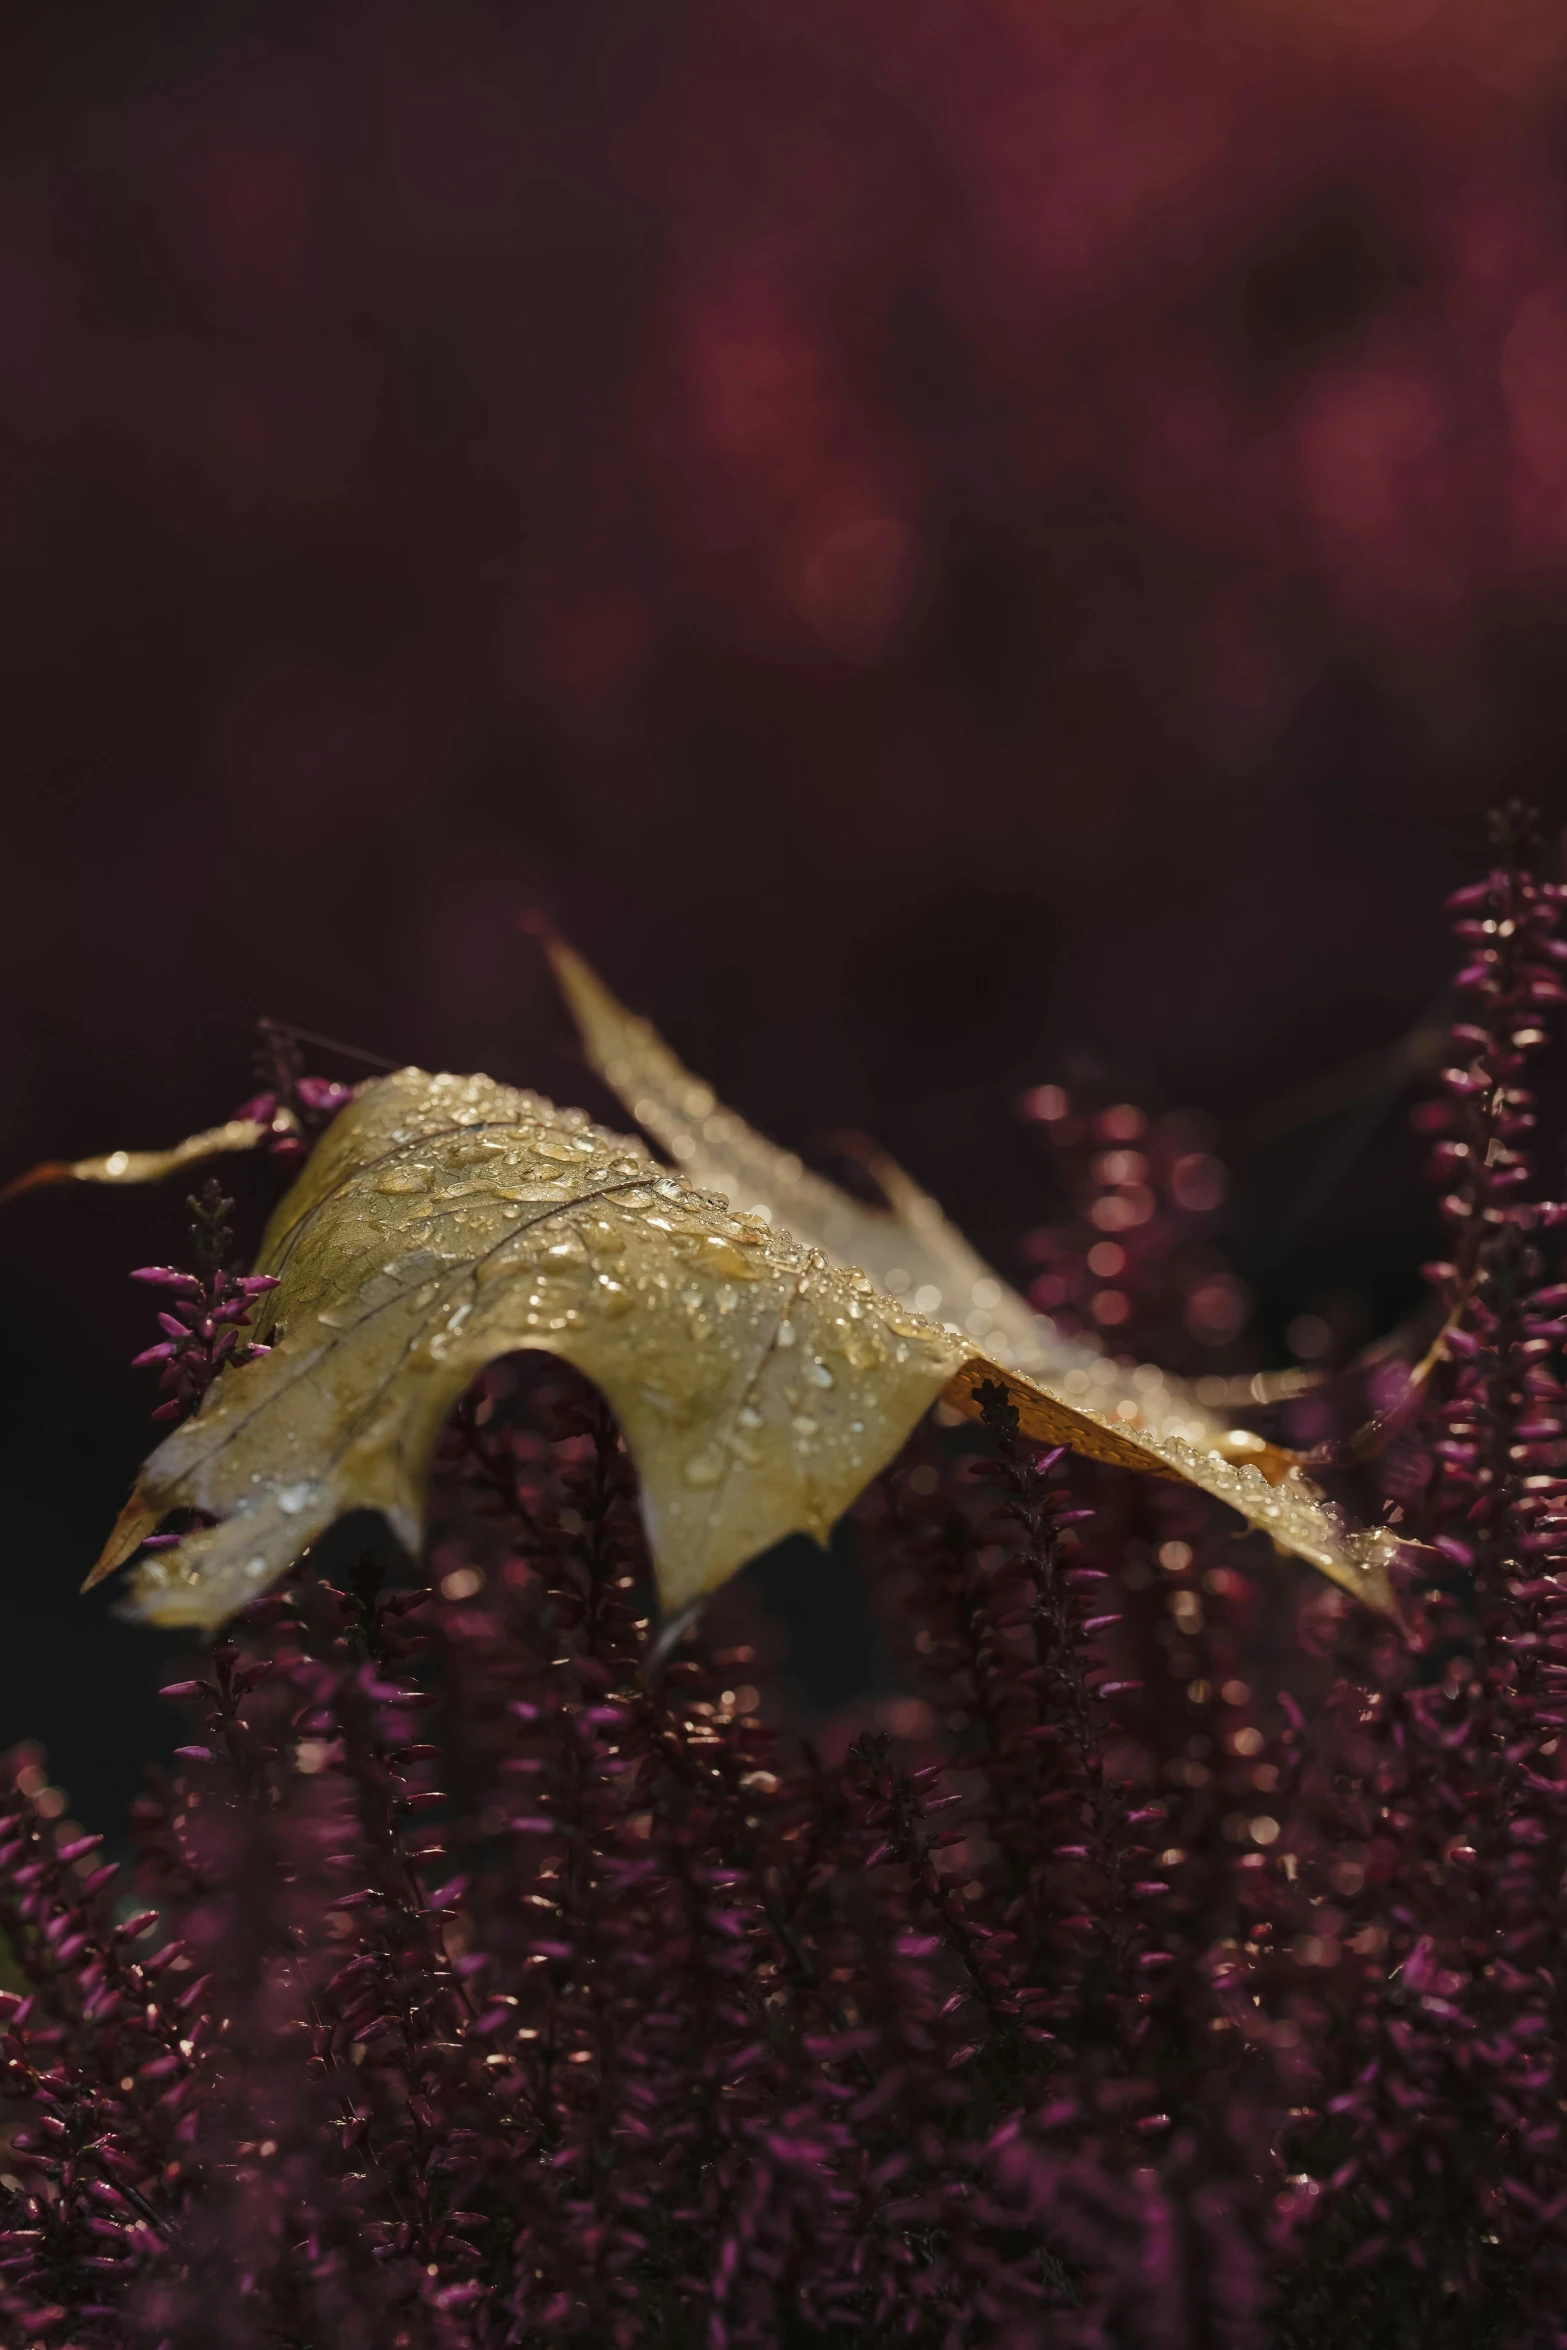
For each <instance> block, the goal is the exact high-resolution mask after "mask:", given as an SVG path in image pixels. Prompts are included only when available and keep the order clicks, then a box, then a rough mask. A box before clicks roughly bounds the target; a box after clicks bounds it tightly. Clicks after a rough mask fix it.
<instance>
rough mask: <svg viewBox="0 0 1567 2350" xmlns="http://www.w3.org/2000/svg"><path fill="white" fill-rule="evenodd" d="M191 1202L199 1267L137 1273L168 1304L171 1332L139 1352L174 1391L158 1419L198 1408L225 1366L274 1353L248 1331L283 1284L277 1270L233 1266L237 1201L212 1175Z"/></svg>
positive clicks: (140, 1360)
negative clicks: (259, 1304)
mask: <svg viewBox="0 0 1567 2350" xmlns="http://www.w3.org/2000/svg"><path fill="white" fill-rule="evenodd" d="M187 1205H188V1206H189V1208H190V1214H191V1255H192V1261H193V1263H194V1265H195V1268H196V1269H195V1271H193V1272H188V1273H187V1272H182V1271H180V1269H179V1268H178V1267H177V1266H174V1265H143V1266H141V1267H140V1269H139V1270H138V1271H137V1272H134V1273H133V1274H132V1275H131V1279H132V1280H133V1281H142V1282H145V1283H146V1284H147V1286H148V1287H149V1288H150V1289H161V1290H163V1291H164V1292H165V1293H166V1295H167V1298H168V1303H167V1305H165V1306H162V1307H160V1308H159V1310H158V1323H159V1327H160V1328H161V1329H162V1331H163V1336H162V1338H161V1339H159V1340H158V1341H157V1343H156V1344H155V1345H153V1346H149V1347H146V1348H144V1349H143V1351H142V1352H141V1353H140V1354H139V1355H137V1356H136V1358H135V1360H134V1362H133V1363H132V1365H131V1368H132V1369H133V1370H136V1371H140V1370H143V1369H147V1368H150V1367H151V1366H152V1365H154V1364H156V1365H157V1366H158V1368H159V1372H160V1376H159V1379H158V1385H159V1386H160V1387H162V1388H167V1389H168V1390H169V1399H168V1401H167V1403H161V1404H159V1405H157V1406H156V1408H155V1409H154V1411H153V1415H152V1416H153V1418H154V1419H155V1420H177V1419H183V1418H184V1417H185V1415H186V1414H187V1413H189V1412H193V1411H194V1410H195V1409H196V1407H197V1405H198V1404H199V1403H200V1402H201V1399H202V1397H203V1396H204V1395H205V1394H206V1392H207V1390H208V1388H209V1387H210V1386H211V1385H212V1382H213V1380H214V1379H215V1378H216V1377H217V1375H218V1373H219V1372H220V1371H221V1370H222V1369H223V1368H224V1367H225V1365H229V1364H233V1365H237V1364H240V1363H249V1362H254V1361H255V1360H256V1358H257V1357H258V1356H260V1355H264V1354H266V1353H267V1352H268V1349H267V1348H266V1347H265V1346H261V1345H258V1344H257V1343H256V1342H255V1341H254V1340H252V1339H246V1338H245V1337H244V1336H243V1333H244V1331H245V1330H246V1328H247V1327H248V1326H249V1322H250V1315H251V1309H252V1307H253V1305H254V1304H255V1301H256V1299H257V1298H258V1297H264V1296H265V1294H266V1292H267V1291H268V1290H269V1289H276V1287H277V1282H276V1280H275V1279H274V1277H273V1276H272V1275H271V1274H270V1273H238V1272H236V1271H235V1270H234V1269H233V1262H232V1256H233V1247H234V1234H233V1230H232V1227H231V1225H230V1222H229V1219H230V1217H231V1216H232V1215H233V1212H234V1202H233V1201H232V1200H231V1199H230V1198H228V1196H227V1195H226V1194H225V1192H224V1190H223V1188H222V1186H221V1184H220V1183H219V1182H218V1181H217V1179H216V1178H215V1177H213V1176H209V1177H208V1179H207V1181H206V1183H205V1184H204V1185H203V1187H202V1189H201V1191H200V1192H199V1193H198V1194H197V1195H195V1196H194V1197H193V1198H192V1199H191V1200H190V1201H189V1202H188V1203H187Z"/></svg>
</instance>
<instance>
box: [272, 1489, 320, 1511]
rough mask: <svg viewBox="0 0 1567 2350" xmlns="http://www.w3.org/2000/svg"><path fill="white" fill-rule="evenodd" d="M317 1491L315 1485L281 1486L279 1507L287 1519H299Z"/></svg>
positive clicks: (278, 1500) (278, 1498) (278, 1499)
mask: <svg viewBox="0 0 1567 2350" xmlns="http://www.w3.org/2000/svg"><path fill="white" fill-rule="evenodd" d="M314 1491H315V1487H314V1486H313V1485H281V1486H279V1488H278V1497H277V1505H278V1508H279V1509H280V1510H281V1511H282V1512H283V1515H284V1517H285V1518H297V1517H298V1515H299V1513H300V1511H301V1510H302V1509H303V1508H304V1507H305V1505H306V1503H307V1502H308V1501H309V1499H310V1496H311V1495H312V1493H313V1492H314Z"/></svg>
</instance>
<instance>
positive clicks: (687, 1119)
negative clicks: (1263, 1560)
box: [543, 931, 1306, 1481]
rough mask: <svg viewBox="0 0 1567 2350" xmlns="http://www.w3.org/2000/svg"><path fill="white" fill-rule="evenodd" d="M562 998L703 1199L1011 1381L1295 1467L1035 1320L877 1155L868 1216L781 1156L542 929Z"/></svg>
mask: <svg viewBox="0 0 1567 2350" xmlns="http://www.w3.org/2000/svg"><path fill="white" fill-rule="evenodd" d="M543 940H544V946H545V951H546V953H547V954H548V955H549V958H550V961H551V964H552V965H553V967H554V970H555V974H556V977H557V979H558V980H559V982H560V986H561V990H562V993H563V994H564V995H565V997H566V1001H567V1003H568V1004H569V1005H570V1007H571V1011H572V1016H573V1018H574V1019H575V1020H576V1023H577V1028H578V1032H579V1033H580V1035H581V1038H582V1042H583V1046H584V1048H585V1050H586V1052H587V1056H588V1059H589V1061H590V1063H591V1064H592V1066H593V1068H594V1069H596V1070H597V1072H598V1074H599V1076H601V1077H602V1078H603V1080H604V1082H605V1084H606V1085H608V1086H609V1087H610V1089H611V1091H612V1092H614V1093H615V1094H616V1095H618V1097H619V1098H620V1100H621V1101H622V1102H623V1103H624V1104H625V1106H626V1108H627V1109H628V1110H629V1111H630V1113H631V1115H632V1117H633V1118H635V1120H636V1122H637V1124H638V1125H639V1126H641V1127H644V1128H645V1129H646V1130H647V1132H648V1133H649V1134H651V1135H652V1137H653V1139H654V1141H655V1142H656V1143H658V1144H659V1146H660V1147H661V1148H662V1149H663V1150H665V1151H667V1153H668V1154H669V1156H670V1158H672V1159H673V1160H674V1161H675V1163H676V1164H677V1166H678V1167H679V1168H680V1169H681V1172H682V1173H683V1174H685V1175H687V1176H688V1177H689V1178H690V1180H691V1181H692V1182H693V1183H696V1184H699V1185H700V1186H701V1188H702V1189H703V1190H704V1191H716V1192H720V1193H722V1194H723V1196H724V1197H725V1198H726V1199H727V1200H728V1201H729V1203H730V1205H731V1206H732V1207H735V1208H744V1209H748V1210H749V1211H750V1212H751V1213H752V1214H755V1215H761V1216H765V1217H767V1218H769V1219H770V1220H771V1221H772V1222H774V1223H777V1224H780V1225H783V1226H784V1227H786V1228H787V1229H788V1230H789V1231H790V1232H792V1233H793V1234H794V1235H795V1237H796V1238H797V1239H799V1240H803V1241H806V1242H808V1243H810V1244H811V1245H812V1246H814V1247H816V1248H819V1249H821V1250H822V1252H823V1254H824V1255H826V1256H827V1257H829V1258H830V1259H831V1260H832V1262H833V1263H834V1264H838V1265H855V1266H857V1267H859V1269H860V1270H861V1271H863V1272H866V1273H869V1275H870V1276H871V1278H872V1280H873V1281H874V1282H875V1283H876V1285H877V1287H878V1288H879V1289H881V1290H883V1291H885V1292H886V1293H887V1294H888V1295H892V1296H910V1297H917V1298H918V1300H919V1302H920V1305H921V1306H922V1308H924V1309H925V1310H926V1311H927V1312H928V1313H929V1314H930V1316H931V1318H932V1319H938V1318H939V1319H940V1320H942V1321H944V1322H945V1323H946V1325H947V1327H948V1328H949V1329H951V1330H953V1331H954V1332H956V1333H957V1334H958V1335H959V1336H961V1337H964V1338H968V1339H971V1340H976V1341H978V1343H979V1344H980V1345H982V1346H983V1347H984V1349H985V1352H986V1353H987V1355H989V1356H990V1357H991V1359H992V1360H993V1361H995V1362H997V1363H1001V1364H1004V1365H1005V1366H1006V1367H1007V1368H1008V1369H1009V1370H1017V1371H1023V1372H1026V1373H1027V1374H1028V1376H1029V1377H1030V1378H1031V1379H1035V1380H1038V1381H1041V1382H1043V1383H1044V1384H1045V1385H1046V1386H1047V1387H1050V1388H1052V1389H1053V1390H1055V1391H1056V1392H1057V1393H1058V1394H1059V1395H1060V1396H1062V1397H1063V1398H1065V1400H1066V1401H1068V1402H1070V1403H1073V1404H1080V1405H1083V1406H1085V1407H1088V1408H1090V1409H1092V1410H1093V1411H1095V1412H1097V1413H1100V1414H1103V1415H1107V1416H1109V1417H1110V1418H1115V1419H1121V1420H1124V1421H1125V1422H1126V1423H1127V1424H1128V1425H1129V1426H1132V1427H1136V1428H1139V1429H1142V1430H1145V1431H1146V1432H1147V1433H1149V1434H1150V1435H1154V1436H1165V1437H1175V1438H1179V1439H1182V1440H1184V1441H1185V1442H1186V1443H1187V1444H1190V1445H1193V1446H1195V1447H1196V1448H1197V1449H1198V1450H1199V1451H1201V1452H1215V1453H1218V1454H1219V1456H1220V1457H1221V1459H1223V1460H1226V1461H1232V1462H1237V1463H1238V1462H1242V1461H1250V1462H1253V1463H1254V1464H1255V1465H1256V1466H1257V1467H1258V1468H1260V1469H1261V1470H1262V1472H1263V1474H1264V1475H1265V1476H1267V1477H1269V1478H1270V1479H1272V1480H1274V1481H1279V1480H1281V1479H1283V1478H1284V1477H1285V1476H1286V1475H1287V1474H1288V1472H1289V1471H1290V1470H1291V1469H1292V1468H1293V1467H1295V1466H1296V1465H1297V1464H1296V1458H1295V1456H1294V1455H1293V1454H1291V1453H1288V1452H1285V1451H1283V1450H1282V1449H1281V1448H1280V1447H1279V1446H1277V1445H1272V1444H1269V1443H1268V1441H1267V1440H1266V1438H1264V1437H1261V1436H1258V1435H1256V1434H1254V1433H1253V1431H1252V1430H1251V1429H1249V1428H1237V1427H1235V1426H1234V1425H1233V1424H1232V1422H1231V1420H1230V1418H1229V1416H1228V1413H1227V1412H1225V1411H1222V1410H1215V1409H1214V1407H1213V1406H1212V1405H1211V1404H1210V1403H1209V1402H1208V1401H1207V1399H1206V1397H1203V1396H1199V1395H1198V1394H1197V1392H1196V1391H1195V1390H1194V1389H1193V1388H1192V1386H1191V1385H1190V1384H1189V1383H1188V1382H1187V1381H1186V1380H1183V1379H1178V1378H1176V1377H1174V1375H1173V1374H1172V1373H1170V1372H1168V1371H1162V1370H1160V1369H1159V1367H1158V1366H1157V1364H1153V1363H1139V1364H1137V1365H1135V1366H1132V1365H1129V1364H1126V1363H1123V1362H1120V1361H1117V1360H1116V1358H1115V1357H1114V1356H1111V1355H1107V1354H1106V1353H1104V1352H1103V1350H1102V1349H1101V1348H1099V1347H1097V1346H1094V1345H1093V1344H1091V1343H1090V1342H1088V1341H1085V1340H1083V1339H1072V1338H1066V1337H1063V1335H1062V1334H1061V1332H1060V1331H1059V1330H1058V1329H1057V1328H1056V1326H1055V1324H1054V1323H1053V1322H1052V1321H1051V1320H1050V1318H1049V1316H1048V1315H1046V1314H1037V1313H1035V1311H1034V1309H1033V1307H1032V1306H1031V1305H1030V1304H1029V1303H1028V1301H1027V1299H1026V1298H1022V1297H1019V1295H1018V1293H1017V1291H1016V1290H1015V1289H1010V1288H1008V1287H1007V1285H1006V1283H1005V1282H1003V1281H1002V1280H1001V1279H1000V1278H999V1276H998V1275H997V1274H996V1273H994V1272H993V1271H992V1270H991V1268H990V1266H989V1265H987V1264H986V1263H985V1261H984V1259H983V1257H981V1256H979V1255H978V1254H977V1253H976V1251H975V1250H974V1249H972V1248H971V1247H970V1246H969V1244H968V1242H967V1241H966V1240H965V1239H964V1237H963V1235H962V1233H961V1232H960V1231H959V1230H958V1229H957V1227H956V1225H954V1224H952V1223H950V1222H949V1221H948V1219H947V1217H946V1216H945V1215H944V1214H943V1213H942V1210H941V1208H940V1206H939V1205H938V1203H937V1202H936V1201H935V1200H933V1199H932V1198H931V1196H930V1194H929V1193H928V1192H926V1191H922V1190H921V1189H920V1187H919V1185H918V1184H917V1183H916V1182H915V1181H914V1179H913V1177H912V1176H911V1175H907V1174H905V1173H904V1171H903V1169H902V1168H901V1167H899V1166H897V1165H895V1164H894V1162H893V1161H892V1160H891V1159H888V1158H886V1157H884V1156H883V1155H881V1154H880V1153H877V1152H867V1153H866V1154H865V1155H864V1157H865V1165H866V1166H867V1168H868V1170H869V1172H870V1173H871V1174H872V1175H873V1176H874V1178H875V1180H876V1182H877V1184H878V1186H879V1187H880V1190H881V1193H882V1196H883V1198H884V1199H885V1200H886V1202H887V1206H886V1208H884V1209H878V1208H873V1207H868V1206H867V1205H866V1204H865V1203H864V1201H862V1200H857V1199H855V1198H854V1197H853V1196H852V1195H851V1194H850V1193H849V1192H846V1191H842V1190H840V1189H839V1187H838V1185H837V1184H835V1183H829V1182H828V1181H827V1179H826V1177H825V1176H822V1175H817V1174H814V1173H813V1172H812V1170H811V1169H810V1168H809V1167H807V1166H805V1165H804V1164H803V1163H802V1161H801V1160H800V1159H799V1158H797V1157H796V1155H795V1154H794V1152H792V1151H784V1150H780V1149H779V1148H778V1146H777V1144H776V1143H771V1142H769V1141H768V1140H767V1139H766V1137H765V1136H764V1135H760V1134H758V1133H757V1132H756V1131H755V1129H754V1128H752V1127H750V1126H748V1125H747V1124H746V1122H745V1120H744V1119H743V1118H741V1117H738V1116H737V1115H736V1113H735V1112H734V1111H733V1110H729V1109H726V1108H724V1106H723V1105H722V1104H721V1103H720V1102H719V1101H718V1099H717V1097H716V1095H715V1094H714V1092H713V1089H712V1087H711V1086H710V1085H706V1084H704V1083H703V1081H702V1079H701V1078H700V1077H695V1076H693V1075H692V1073H691V1071H690V1070H689V1069H687V1068H684V1067H683V1066H682V1065H681V1063H680V1062H679V1061H678V1060H677V1059H676V1058H675V1055H674V1054H673V1053H672V1052H671V1051H670V1049H669V1047H668V1045H667V1044H665V1042H664V1040H663V1038H662V1037H661V1036H660V1035H659V1033H658V1031H657V1030H656V1029H655V1028H654V1027H653V1026H652V1025H651V1023H650V1022H649V1021H646V1020H642V1019H639V1018H637V1016H636V1015H635V1014H634V1013H632V1012H628V1011H627V1010H626V1008H625V1006H624V1005H623V1004H622V1003H620V1002H618V1001H617V999H616V998H615V997H614V996H613V995H612V994H611V993H610V991H609V989H608V988H607V987H606V986H605V985H604V983H603V981H602V980H601V979H600V978H599V976H598V974H597V973H596V972H595V971H593V970H591V969H590V968H589V966H588V965H587V964H586V963H585V962H584V961H583V960H582V957H581V956H580V955H579V954H577V953H576V951H575V950H574V949H573V948H572V947H569V946H567V945H566V943H565V941H564V940H563V939H560V938H558V937H556V936H554V935H553V934H552V933H550V932H547V931H546V932H544V933H543ZM1304 1384H1306V1382H1305V1380H1304V1379H1303V1378H1302V1375H1301V1374H1299V1373H1290V1372H1286V1373H1283V1374H1278V1373H1267V1374H1264V1375H1263V1376H1262V1378H1260V1379H1253V1380H1244V1381H1234V1382H1229V1381H1226V1382H1225V1383H1224V1392H1225V1393H1226V1394H1227V1396H1228V1397H1229V1399H1230V1400H1231V1401H1233V1400H1235V1399H1236V1398H1235V1390H1237V1389H1238V1390H1240V1391H1241V1394H1242V1395H1243V1396H1244V1397H1245V1398H1246V1399H1247V1400H1249V1401H1251V1402H1254V1403H1262V1402H1268V1401H1272V1400H1275V1399H1276V1398H1277V1397H1279V1396H1280V1395H1284V1394H1289V1393H1295V1392H1298V1391H1299V1389H1300V1387H1301V1386H1302V1385H1304Z"/></svg>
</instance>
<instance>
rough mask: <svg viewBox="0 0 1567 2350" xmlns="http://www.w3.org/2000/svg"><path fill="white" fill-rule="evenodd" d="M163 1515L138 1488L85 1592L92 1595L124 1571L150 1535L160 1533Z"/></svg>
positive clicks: (114, 1529) (95, 1567) (126, 1505)
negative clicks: (160, 1522) (117, 1573)
mask: <svg viewBox="0 0 1567 2350" xmlns="http://www.w3.org/2000/svg"><path fill="white" fill-rule="evenodd" d="M159 1515H160V1513H159V1512H158V1511H157V1510H155V1509H153V1508H152V1507H151V1506H150V1505H149V1503H148V1501H147V1499H146V1496H145V1495H144V1494H143V1493H142V1490H141V1488H140V1487H139V1486H138V1487H137V1489H136V1491H135V1492H134V1493H133V1494H132V1495H131V1498H130V1500H129V1501H128V1502H127V1503H126V1504H125V1507H124V1509H122V1510H121V1512H120V1514H119V1516H118V1517H117V1518H116V1519H115V1521H114V1527H113V1530H112V1532H111V1533H110V1535H109V1539H108V1541H107V1542H106V1543H105V1544H104V1546H103V1549H102V1551H101V1552H100V1554H99V1556H98V1559H97V1561H96V1563H95V1564H94V1566H93V1569H92V1572H91V1574H89V1576H88V1577H87V1580H86V1582H85V1583H83V1585H82V1589H83V1591H91V1590H92V1589H93V1587H94V1585H95V1584H98V1583H102V1582H103V1581H105V1579H106V1578H107V1577H108V1576H110V1575H112V1574H113V1573H114V1572H115V1570H116V1569H117V1568H119V1567H123V1566H124V1564H125V1562H126V1560H127V1559H128V1558H133V1557H134V1556H135V1554H136V1552H137V1551H138V1550H140V1548H141V1546H142V1544H143V1543H144V1542H145V1541H146V1539H147V1537H148V1535H149V1534H153V1533H156V1531H157V1526H158V1518H159Z"/></svg>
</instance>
